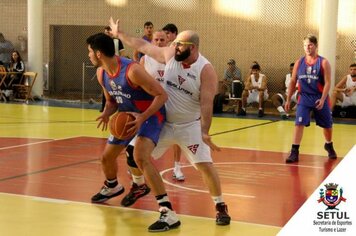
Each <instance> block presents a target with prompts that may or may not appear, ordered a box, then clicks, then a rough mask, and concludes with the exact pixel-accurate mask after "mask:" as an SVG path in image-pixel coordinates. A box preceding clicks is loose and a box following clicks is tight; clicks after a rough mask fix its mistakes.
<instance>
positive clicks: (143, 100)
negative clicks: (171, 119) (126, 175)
mask: <svg viewBox="0 0 356 236" xmlns="http://www.w3.org/2000/svg"><path fill="white" fill-rule="evenodd" d="M87 44H88V50H89V54H88V56H89V59H90V61H91V62H92V64H93V65H94V66H96V67H99V68H98V70H97V76H98V81H99V83H100V84H101V85H102V87H103V90H104V94H105V97H106V99H107V103H106V105H105V108H104V111H103V113H102V114H101V115H100V116H99V117H98V118H97V121H99V124H98V127H102V129H103V130H105V129H107V125H108V122H109V117H110V116H111V115H112V114H114V113H115V112H116V111H117V110H118V109H119V110H120V111H127V112H130V113H131V114H132V115H134V116H135V120H134V121H132V122H130V123H129V125H131V126H132V127H131V128H130V130H129V132H131V131H135V132H136V133H137V139H136V144H135V149H134V153H133V156H134V160H131V161H130V160H129V161H128V162H132V163H136V164H137V167H138V168H139V169H140V170H141V171H142V172H143V175H144V177H145V179H146V180H147V182H148V184H149V186H150V187H151V189H152V191H153V193H154V194H155V197H156V199H157V203H158V204H159V206H160V207H169V208H170V209H172V204H171V203H170V201H169V199H168V195H167V193H166V190H165V188H164V185H163V181H162V178H161V176H160V174H159V172H158V171H157V170H156V168H155V167H154V166H153V164H152V162H151V153H152V151H153V149H154V147H155V145H156V143H157V141H158V137H159V133H160V131H161V129H162V126H163V123H164V121H165V110H164V103H165V102H166V100H167V94H166V92H165V91H164V89H163V88H162V86H161V85H160V84H159V82H158V81H156V80H155V79H154V78H153V77H151V76H150V75H149V74H148V73H147V72H146V71H145V69H144V68H143V67H142V66H141V65H139V64H138V63H133V62H131V61H130V60H127V59H125V58H123V57H117V56H115V48H114V42H113V40H112V39H111V37H110V36H108V35H106V34H104V33H99V34H95V35H92V36H90V37H89V38H88V39H87ZM129 141H130V140H118V139H116V138H114V137H113V136H110V138H109V140H108V142H107V144H106V146H105V149H104V152H103V155H102V158H101V163H102V167H103V172H104V174H105V177H106V180H105V182H104V186H103V187H102V188H101V190H100V191H99V192H98V193H97V194H96V195H94V196H93V197H92V199H91V200H92V202H96V203H98V202H105V201H107V200H108V199H110V198H112V197H115V196H118V195H120V194H122V193H123V192H124V187H123V186H122V185H121V184H120V183H119V182H118V180H117V163H116V159H117V157H118V155H119V154H120V153H121V152H122V151H123V150H124V149H125V147H126V146H127V144H128V143H129ZM144 193H145V194H147V193H148V191H146V192H144ZM171 213H172V214H175V213H174V211H172V212H171ZM179 224H180V222H179V221H177V222H176V225H177V226H178V225H179Z"/></svg>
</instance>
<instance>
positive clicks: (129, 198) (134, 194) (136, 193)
mask: <svg viewBox="0 0 356 236" xmlns="http://www.w3.org/2000/svg"><path fill="white" fill-rule="evenodd" d="M150 191H151V189H150V188H149V187H148V186H147V184H142V185H140V186H138V185H137V184H136V183H132V186H131V189H130V192H129V193H128V194H127V195H126V196H125V197H124V198H123V199H122V200H121V205H122V206H125V207H128V206H131V205H132V204H134V203H135V202H136V201H137V199H139V198H141V197H143V196H145V195H147V194H148V193H149V192H150Z"/></svg>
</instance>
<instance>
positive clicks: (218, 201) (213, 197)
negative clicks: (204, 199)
mask: <svg viewBox="0 0 356 236" xmlns="http://www.w3.org/2000/svg"><path fill="white" fill-rule="evenodd" d="M211 198H212V199H213V201H214V203H215V205H216V204H218V203H221V202H224V200H223V197H222V196H221V195H220V196H211Z"/></svg>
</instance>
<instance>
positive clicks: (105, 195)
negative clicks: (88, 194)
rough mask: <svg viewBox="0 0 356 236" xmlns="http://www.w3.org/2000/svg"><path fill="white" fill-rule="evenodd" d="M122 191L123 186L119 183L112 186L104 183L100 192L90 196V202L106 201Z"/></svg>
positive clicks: (123, 189)
mask: <svg viewBox="0 0 356 236" xmlns="http://www.w3.org/2000/svg"><path fill="white" fill-rule="evenodd" d="M124 191H125V188H124V187H123V186H122V185H121V184H118V185H116V186H115V187H114V188H109V187H108V186H106V185H105V184H104V186H103V187H102V188H101V190H100V192H98V193H97V194H95V195H94V196H93V197H92V198H91V202H94V203H100V202H106V201H107V200H109V199H110V198H113V197H116V196H119V195H120V194H122V193H123V192H124Z"/></svg>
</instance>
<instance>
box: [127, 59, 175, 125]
mask: <svg viewBox="0 0 356 236" xmlns="http://www.w3.org/2000/svg"><path fill="white" fill-rule="evenodd" d="M128 78H129V80H130V81H131V82H132V83H133V84H134V85H135V86H139V87H141V88H142V89H143V90H145V91H146V92H147V93H148V94H150V95H151V96H153V97H154V99H153V101H152V103H151V105H150V106H149V107H148V108H147V109H146V110H145V111H144V112H143V113H141V114H139V115H138V116H137V117H136V120H138V119H139V121H138V122H140V124H139V125H141V124H142V123H143V122H144V121H145V120H147V119H148V118H149V117H150V116H152V115H153V114H154V113H156V112H157V111H158V110H159V109H160V108H161V107H162V106H164V103H165V102H166V100H167V99H168V95H167V93H166V92H165V91H164V89H163V88H162V86H161V85H160V84H159V82H158V81H156V80H155V79H154V78H153V77H152V76H150V75H149V74H148V73H147V72H146V70H145V69H144V68H143V67H142V66H141V65H138V64H136V63H134V64H133V65H132V66H131V67H130V70H129V72H128Z"/></svg>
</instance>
